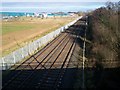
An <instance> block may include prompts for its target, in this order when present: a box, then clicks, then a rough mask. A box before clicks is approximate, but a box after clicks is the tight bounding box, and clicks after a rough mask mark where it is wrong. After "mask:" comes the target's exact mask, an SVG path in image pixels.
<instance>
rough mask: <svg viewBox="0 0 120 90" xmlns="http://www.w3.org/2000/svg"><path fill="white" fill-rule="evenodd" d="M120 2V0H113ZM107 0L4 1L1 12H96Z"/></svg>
mask: <svg viewBox="0 0 120 90" xmlns="http://www.w3.org/2000/svg"><path fill="white" fill-rule="evenodd" d="M111 1H114V2H118V0H111ZM105 2H107V0H60V1H59V2H58V0H2V8H1V9H0V11H1V12H70V11H87V10H94V9H96V8H99V7H101V6H104V5H105Z"/></svg>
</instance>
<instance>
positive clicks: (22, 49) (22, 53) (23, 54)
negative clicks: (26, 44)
mask: <svg viewBox="0 0 120 90" xmlns="http://www.w3.org/2000/svg"><path fill="white" fill-rule="evenodd" d="M23 52H24V50H23V48H22V53H21V55H22V58H24V54H23Z"/></svg>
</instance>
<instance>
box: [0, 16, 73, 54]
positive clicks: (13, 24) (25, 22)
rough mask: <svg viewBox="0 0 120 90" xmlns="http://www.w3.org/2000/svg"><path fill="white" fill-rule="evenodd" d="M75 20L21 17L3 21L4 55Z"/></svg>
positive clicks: (71, 18) (70, 18) (69, 18)
mask: <svg viewBox="0 0 120 90" xmlns="http://www.w3.org/2000/svg"><path fill="white" fill-rule="evenodd" d="M73 20H75V17H56V18H47V19H41V18H29V17H19V18H17V19H14V20H10V21H2V36H0V38H2V46H0V47H2V48H1V51H2V55H3V56H4V55H6V54H8V53H10V52H12V51H14V50H16V49H18V48H20V47H22V46H24V45H26V44H27V43H29V42H31V41H33V40H36V39H38V38H40V37H42V36H44V35H46V34H47V33H49V32H51V31H53V30H56V29H57V28H60V27H61V26H63V25H65V24H67V23H69V22H71V21H73Z"/></svg>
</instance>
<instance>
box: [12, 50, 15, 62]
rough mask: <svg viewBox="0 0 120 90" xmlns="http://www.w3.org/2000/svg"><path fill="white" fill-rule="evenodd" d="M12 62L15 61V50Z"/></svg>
mask: <svg viewBox="0 0 120 90" xmlns="http://www.w3.org/2000/svg"><path fill="white" fill-rule="evenodd" d="M12 55H13V62H14V64H15V63H16V61H15V52H13V54H12Z"/></svg>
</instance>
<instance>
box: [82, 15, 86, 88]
mask: <svg viewBox="0 0 120 90" xmlns="http://www.w3.org/2000/svg"><path fill="white" fill-rule="evenodd" d="M85 25H86V26H85V35H84V43H83V62H82V69H83V83H82V89H83V90H84V89H85V75H84V69H85V45H86V44H85V41H86V30H87V16H86V23H85Z"/></svg>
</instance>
